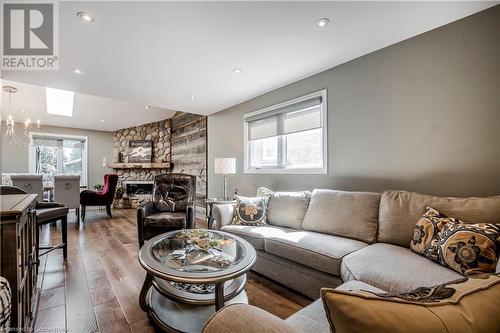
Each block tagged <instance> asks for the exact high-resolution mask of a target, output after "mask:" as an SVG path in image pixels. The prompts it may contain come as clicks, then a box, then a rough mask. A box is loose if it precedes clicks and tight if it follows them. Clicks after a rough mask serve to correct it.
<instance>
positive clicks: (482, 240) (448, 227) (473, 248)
mask: <svg viewBox="0 0 500 333" xmlns="http://www.w3.org/2000/svg"><path fill="white" fill-rule="evenodd" d="M410 248H411V249H412V250H413V251H414V252H416V253H419V254H422V255H424V256H425V257H427V258H429V259H430V260H432V261H435V262H437V263H439V264H441V265H443V266H446V267H448V268H450V269H453V270H455V271H457V272H459V273H461V274H463V275H467V276H470V275H480V274H485V273H495V269H496V265H497V262H498V256H499V251H500V225H499V224H488V223H478V224H467V223H464V222H462V221H460V220H459V219H456V218H452V217H448V216H446V215H444V214H442V213H440V212H439V211H437V210H436V209H434V208H431V207H427V211H426V212H425V214H424V215H423V216H422V218H421V219H420V220H419V221H418V222H417V225H416V226H415V230H414V234H413V239H412V241H411V243H410Z"/></svg>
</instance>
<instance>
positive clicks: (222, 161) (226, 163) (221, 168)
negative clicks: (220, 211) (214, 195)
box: [214, 157, 236, 200]
mask: <svg viewBox="0 0 500 333" xmlns="http://www.w3.org/2000/svg"><path fill="white" fill-rule="evenodd" d="M214 172H215V174H216V175H224V197H223V199H224V200H229V198H228V197H227V175H229V174H235V173H236V159H235V158H226V157H224V158H221V157H219V158H216V159H215V160H214Z"/></svg>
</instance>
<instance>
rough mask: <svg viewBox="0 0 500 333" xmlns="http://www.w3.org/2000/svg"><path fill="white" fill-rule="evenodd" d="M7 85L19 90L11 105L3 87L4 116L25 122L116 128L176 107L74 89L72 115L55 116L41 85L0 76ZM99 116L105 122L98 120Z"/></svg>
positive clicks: (162, 115)
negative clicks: (146, 106)
mask: <svg viewBox="0 0 500 333" xmlns="http://www.w3.org/2000/svg"><path fill="white" fill-rule="evenodd" d="M6 85H9V86H14V87H16V88H17V89H18V91H17V92H16V93H15V94H12V98H11V108H9V93H7V92H5V91H3V89H2V99H1V100H2V103H1V104H2V119H3V120H5V119H7V117H8V116H9V115H12V116H13V117H14V121H16V122H24V121H25V120H26V119H28V118H29V119H31V121H32V122H36V120H37V119H40V121H41V123H42V126H43V125H52V126H63V127H72V128H85V129H94V130H102V131H116V130H118V129H121V128H127V127H132V126H136V125H139V124H145V123H149V122H153V121H159V120H163V119H166V118H170V117H172V116H173V115H174V113H175V111H170V110H165V109H159V108H150V109H149V110H146V109H145V108H144V105H143V104H138V103H133V102H125V101H120V100H116V99H110V98H105V97H98V96H93V95H87V94H82V93H75V99H74V104H73V116H72V117H65V116H56V115H51V114H47V103H46V99H45V88H44V87H41V86H36V85H31V84H26V83H19V82H13V81H9V80H2V86H6ZM23 110H24V112H23ZM101 119H103V120H104V122H101Z"/></svg>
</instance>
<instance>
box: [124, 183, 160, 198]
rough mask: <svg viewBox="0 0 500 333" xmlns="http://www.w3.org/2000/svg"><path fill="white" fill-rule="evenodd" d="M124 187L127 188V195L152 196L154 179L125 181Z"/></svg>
mask: <svg viewBox="0 0 500 333" xmlns="http://www.w3.org/2000/svg"><path fill="white" fill-rule="evenodd" d="M123 187H124V188H125V195H126V196H127V197H134V196H151V195H152V194H153V182H152V181H140V180H135V181H129V180H127V181H124V182H123Z"/></svg>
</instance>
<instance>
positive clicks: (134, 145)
mask: <svg viewBox="0 0 500 333" xmlns="http://www.w3.org/2000/svg"><path fill="white" fill-rule="evenodd" d="M152 148H153V141H151V140H130V141H129V142H128V162H129V163H151V156H152V151H153V149H152Z"/></svg>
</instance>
